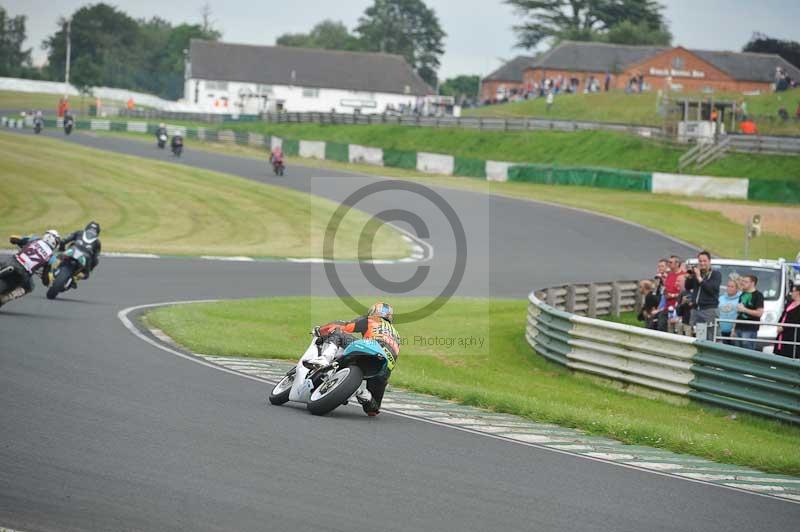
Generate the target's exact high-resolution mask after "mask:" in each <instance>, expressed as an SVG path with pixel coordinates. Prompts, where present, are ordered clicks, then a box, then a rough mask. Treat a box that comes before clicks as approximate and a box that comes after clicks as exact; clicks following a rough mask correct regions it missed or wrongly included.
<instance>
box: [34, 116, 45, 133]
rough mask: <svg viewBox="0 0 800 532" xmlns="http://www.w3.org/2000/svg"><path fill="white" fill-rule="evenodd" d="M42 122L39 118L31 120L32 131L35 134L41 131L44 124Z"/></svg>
mask: <svg viewBox="0 0 800 532" xmlns="http://www.w3.org/2000/svg"><path fill="white" fill-rule="evenodd" d="M43 122H44V121H43V120H42V119H41V118H37V119H35V120H34V121H33V132H34V133H36V134H37V135H38V134H39V133H41V132H42V127H43V126H44V123H43Z"/></svg>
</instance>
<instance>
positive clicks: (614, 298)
mask: <svg viewBox="0 0 800 532" xmlns="http://www.w3.org/2000/svg"><path fill="white" fill-rule="evenodd" d="M621 301H622V290H620V287H619V283H618V282H617V281H614V282H613V283H611V315H612V316H614V317H615V318H618V317H619V314H620V306H621Z"/></svg>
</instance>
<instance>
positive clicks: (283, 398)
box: [269, 368, 297, 405]
mask: <svg viewBox="0 0 800 532" xmlns="http://www.w3.org/2000/svg"><path fill="white" fill-rule="evenodd" d="M296 372H297V368H292V369H291V370H290V371H289V373H287V374H286V376H285V377H284V378H282V379H281V380H280V382H278V384H276V385H275V387H274V388H273V389H272V392H270V394H269V402H270V403H271V404H273V405H282V404H283V403H285V402H287V401H288V400H289V392H291V391H292V385H293V384H294V374H295V373H296Z"/></svg>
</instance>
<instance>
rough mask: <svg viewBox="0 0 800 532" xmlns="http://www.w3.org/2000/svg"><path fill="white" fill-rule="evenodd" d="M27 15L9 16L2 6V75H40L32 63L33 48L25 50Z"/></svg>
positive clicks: (0, 44) (0, 67)
mask: <svg viewBox="0 0 800 532" xmlns="http://www.w3.org/2000/svg"><path fill="white" fill-rule="evenodd" d="M24 42H25V15H17V16H16V17H9V16H8V13H6V10H5V9H4V8H3V7H2V6H0V76H8V77H26V78H27V77H38V76H37V72H36V69H34V68H33V65H32V63H31V49H30V48H28V49H27V50H25V49H24V48H23V43H24Z"/></svg>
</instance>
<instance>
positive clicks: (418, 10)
mask: <svg viewBox="0 0 800 532" xmlns="http://www.w3.org/2000/svg"><path fill="white" fill-rule="evenodd" d="M355 33H356V34H357V35H358V36H359V39H360V41H361V44H362V46H363V48H364V49H365V50H369V51H373V52H386V53H392V54H399V55H402V56H403V57H405V58H406V61H408V63H409V64H410V65H411V66H412V67H413V68H414V69H415V70H416V71H417V73H418V74H419V75H420V76H421V77H422V79H424V80H425V81H426V82H428V83H429V84H430V85H436V71H437V70H438V69H439V65H440V62H439V58H440V57H441V56H442V54H443V53H444V43H443V41H444V38H445V36H446V34H445V32H444V30H442V28H441V26H440V25H439V18H438V17H437V16H436V12H435V11H434V10H433V9H431V8H429V7H428V6H427V5H425V3H424V2H422V0H374V3H373V4H372V5H371V6H370V7H368V8H367V9H366V10H365V11H364V15H363V16H362V17H361V18H360V19H359V20H358V26H357V27H356V29H355Z"/></svg>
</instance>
